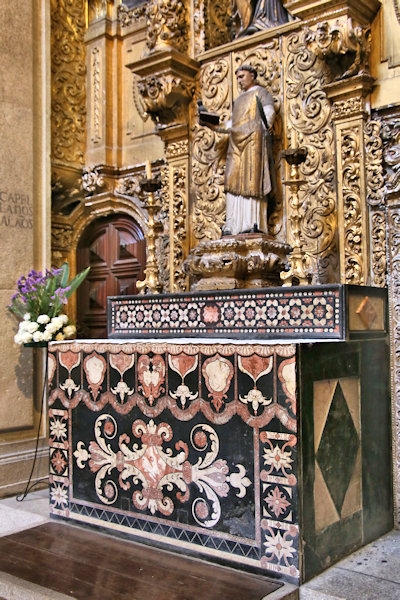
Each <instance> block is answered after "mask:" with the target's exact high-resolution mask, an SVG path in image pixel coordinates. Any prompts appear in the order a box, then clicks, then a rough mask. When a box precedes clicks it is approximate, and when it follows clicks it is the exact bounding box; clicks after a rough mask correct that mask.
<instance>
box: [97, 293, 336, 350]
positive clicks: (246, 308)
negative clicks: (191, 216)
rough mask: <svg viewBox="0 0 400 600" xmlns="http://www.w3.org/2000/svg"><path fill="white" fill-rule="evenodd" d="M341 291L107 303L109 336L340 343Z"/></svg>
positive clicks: (189, 296)
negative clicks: (310, 340)
mask: <svg viewBox="0 0 400 600" xmlns="http://www.w3.org/2000/svg"><path fill="white" fill-rule="evenodd" d="M343 306H344V288H343V286H340V285H329V286H325V285H320V286H313V287H311V286H310V287H307V288H305V287H299V288H294V287H291V288H268V289H259V290H257V289H255V290H232V291H226V292H224V291H222V292H221V291H220V292H205V293H188V294H174V295H164V294H163V295H162V296H144V297H143V296H139V297H138V296H126V297H121V296H119V297H114V298H109V299H108V323H109V330H108V336H109V337H110V338H128V337H129V338H137V337H171V336H172V337H174V336H175V337H176V336H180V337H182V336H183V337H185V336H187V337H194V336H202V335H206V336H207V337H229V336H233V337H235V338H248V337H249V336H251V338H252V339H258V338H263V339H278V338H279V339H285V338H290V339H294V340H295V339H301V338H303V337H304V336H307V337H309V338H313V337H317V338H329V339H343V335H344V331H343V322H344V319H343Z"/></svg>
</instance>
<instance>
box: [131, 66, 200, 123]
mask: <svg viewBox="0 0 400 600" xmlns="http://www.w3.org/2000/svg"><path fill="white" fill-rule="evenodd" d="M137 86H138V90H139V93H140V95H141V97H142V99H143V102H144V106H145V108H146V112H147V113H148V114H149V115H150V116H151V118H152V120H153V121H154V122H155V123H156V124H163V125H168V124H170V123H173V122H181V121H182V122H185V115H186V113H185V108H186V105H187V104H188V102H189V101H190V100H191V98H192V96H193V94H194V91H195V86H194V83H193V82H192V81H185V80H184V79H182V78H181V77H178V76H175V75H168V74H161V75H159V76H158V77H155V76H151V77H147V78H144V79H140V80H139V81H137Z"/></svg>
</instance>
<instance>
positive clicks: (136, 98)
mask: <svg viewBox="0 0 400 600" xmlns="http://www.w3.org/2000/svg"><path fill="white" fill-rule="evenodd" d="M132 78H133V79H132V83H133V85H132V92H133V102H134V104H135V107H136V110H137V111H138V114H139V116H140V118H141V119H142V121H144V122H145V121H147V119H148V118H149V117H150V114H149V113H148V112H147V110H146V103H145V101H144V98H143V96H142V94H141V93H140V91H139V84H140V81H141V77H139V75H136V74H135V73H132Z"/></svg>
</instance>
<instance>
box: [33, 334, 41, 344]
mask: <svg viewBox="0 0 400 600" xmlns="http://www.w3.org/2000/svg"><path fill="white" fill-rule="evenodd" d="M33 341H34V342H43V333H42V332H41V331H35V333H34V334H33Z"/></svg>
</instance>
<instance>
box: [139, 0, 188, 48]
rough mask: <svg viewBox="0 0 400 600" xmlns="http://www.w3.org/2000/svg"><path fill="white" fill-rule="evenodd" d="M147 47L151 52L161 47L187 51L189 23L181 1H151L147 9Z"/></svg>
mask: <svg viewBox="0 0 400 600" xmlns="http://www.w3.org/2000/svg"><path fill="white" fill-rule="evenodd" d="M146 16H147V46H148V48H149V50H150V51H154V50H157V49H158V48H160V47H165V46H169V47H173V48H175V49H176V50H179V51H180V52H182V53H184V52H186V50H187V46H188V44H187V40H188V22H187V14H186V7H185V5H184V3H183V2H181V0H151V1H150V2H149V3H148V5H147V8H146Z"/></svg>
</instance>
